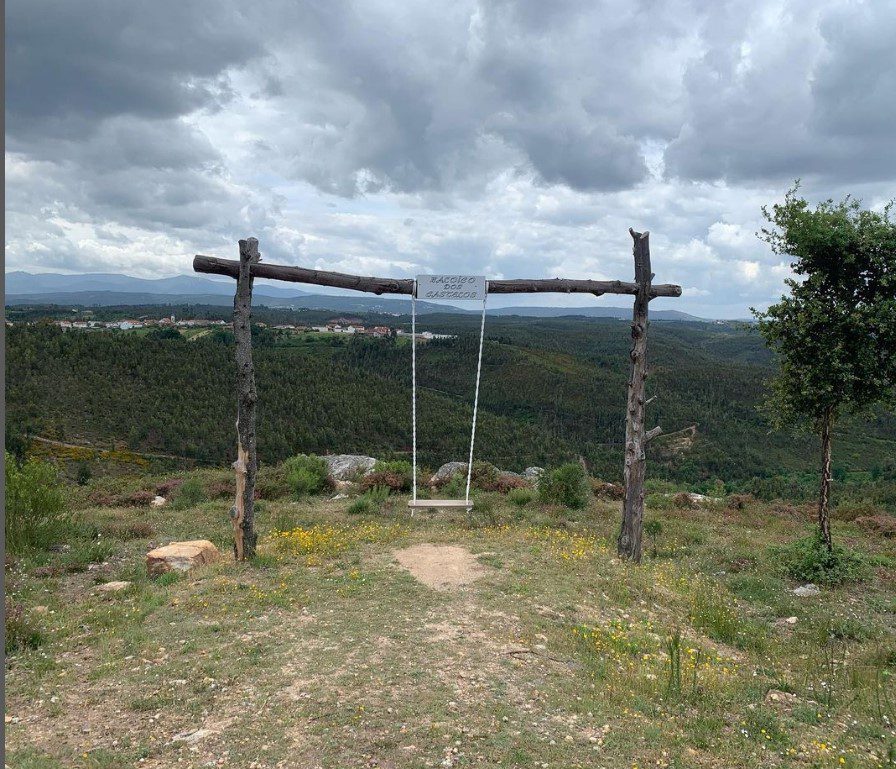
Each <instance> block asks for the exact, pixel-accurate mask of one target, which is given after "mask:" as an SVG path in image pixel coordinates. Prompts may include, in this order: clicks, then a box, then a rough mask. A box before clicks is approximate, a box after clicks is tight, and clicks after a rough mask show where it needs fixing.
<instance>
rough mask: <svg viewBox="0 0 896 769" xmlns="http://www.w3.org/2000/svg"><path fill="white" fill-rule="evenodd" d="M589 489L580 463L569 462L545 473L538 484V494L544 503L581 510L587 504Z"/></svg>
mask: <svg viewBox="0 0 896 769" xmlns="http://www.w3.org/2000/svg"><path fill="white" fill-rule="evenodd" d="M590 495H591V489H590V488H589V486H588V483H587V479H586V477H585V471H584V470H583V469H582V467H581V465H578V464H576V463H575V462H570V463H569V464H566V465H561V466H560V467H558V468H557V469H555V470H551V471H550V472H547V473H545V474H544V475H543V476H542V478H541V481H539V484H538V496H539V498H540V499H541V501H542V502H544V503H545V504H556V505H563V507H568V508H572V509H573V510H581V509H582V508H583V507H586V506H587V505H588V498H589V496H590Z"/></svg>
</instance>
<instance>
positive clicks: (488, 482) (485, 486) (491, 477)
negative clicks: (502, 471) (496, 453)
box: [470, 462, 498, 491]
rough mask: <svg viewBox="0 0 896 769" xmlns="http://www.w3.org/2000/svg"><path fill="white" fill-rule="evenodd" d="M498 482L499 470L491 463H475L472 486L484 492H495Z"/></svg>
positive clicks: (471, 475) (471, 480) (471, 479)
mask: <svg viewBox="0 0 896 769" xmlns="http://www.w3.org/2000/svg"><path fill="white" fill-rule="evenodd" d="M497 482H498V468H497V467H495V466H494V465H493V464H492V463H491V462H474V463H473V472H471V473H470V485H471V486H475V487H476V488H477V489H482V491H494V490H495V484H496V483H497Z"/></svg>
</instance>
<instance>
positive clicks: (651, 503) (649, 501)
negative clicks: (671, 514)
mask: <svg viewBox="0 0 896 769" xmlns="http://www.w3.org/2000/svg"><path fill="white" fill-rule="evenodd" d="M644 507H649V508H650V509H651V510H671V509H672V497H670V496H667V495H666V494H660V493H656V494H648V495H647V496H646V497H645V499H644Z"/></svg>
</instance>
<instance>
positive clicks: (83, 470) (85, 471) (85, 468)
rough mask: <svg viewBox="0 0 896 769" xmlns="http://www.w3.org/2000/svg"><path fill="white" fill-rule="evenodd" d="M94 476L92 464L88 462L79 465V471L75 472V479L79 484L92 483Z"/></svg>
mask: <svg viewBox="0 0 896 769" xmlns="http://www.w3.org/2000/svg"><path fill="white" fill-rule="evenodd" d="M92 477H93V472H91V470H90V465H88V464H87V463H86V462H81V464H79V465H78V471H77V473H76V474H75V480H76V481H77V483H78V485H79V486H86V485H87V484H88V483H90V479H91V478H92Z"/></svg>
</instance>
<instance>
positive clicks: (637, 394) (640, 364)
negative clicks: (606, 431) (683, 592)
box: [617, 230, 660, 563]
mask: <svg viewBox="0 0 896 769" xmlns="http://www.w3.org/2000/svg"><path fill="white" fill-rule="evenodd" d="M629 232H631V235H632V238H633V239H634V257H635V282H636V283H637V284H638V293H637V294H636V295H635V306H634V311H633V313H632V349H631V353H630V356H631V360H632V369H631V371H632V374H631V379H629V383H628V403H627V406H626V415H625V417H626V418H625V467H624V470H623V475H624V478H625V499H624V501H623V505H622V526H621V528H620V531H619V540H618V543H617V550H618V553H619V556H620V557H621V558H627V559H630V560H632V561H635V562H636V563H640V562H641V528H642V519H643V517H644V474H645V465H646V460H645V453H644V452H645V449H646V447H647V441H648V440H649V439H650V438H653V437H655V436H656V435H658V434H659V432H660V429H659V428H658V427H655V428H653V430H651V431H650V432H649V433H646V432H645V427H644V410H645V409H644V407H645V405H646V404H645V398H644V390H645V380H646V379H647V308H648V305H649V303H650V296H651V291H650V282H651V280H652V278H653V274H652V273H651V272H650V242H649V233H646V232H643V233H641V232H635V231H634V230H629Z"/></svg>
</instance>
